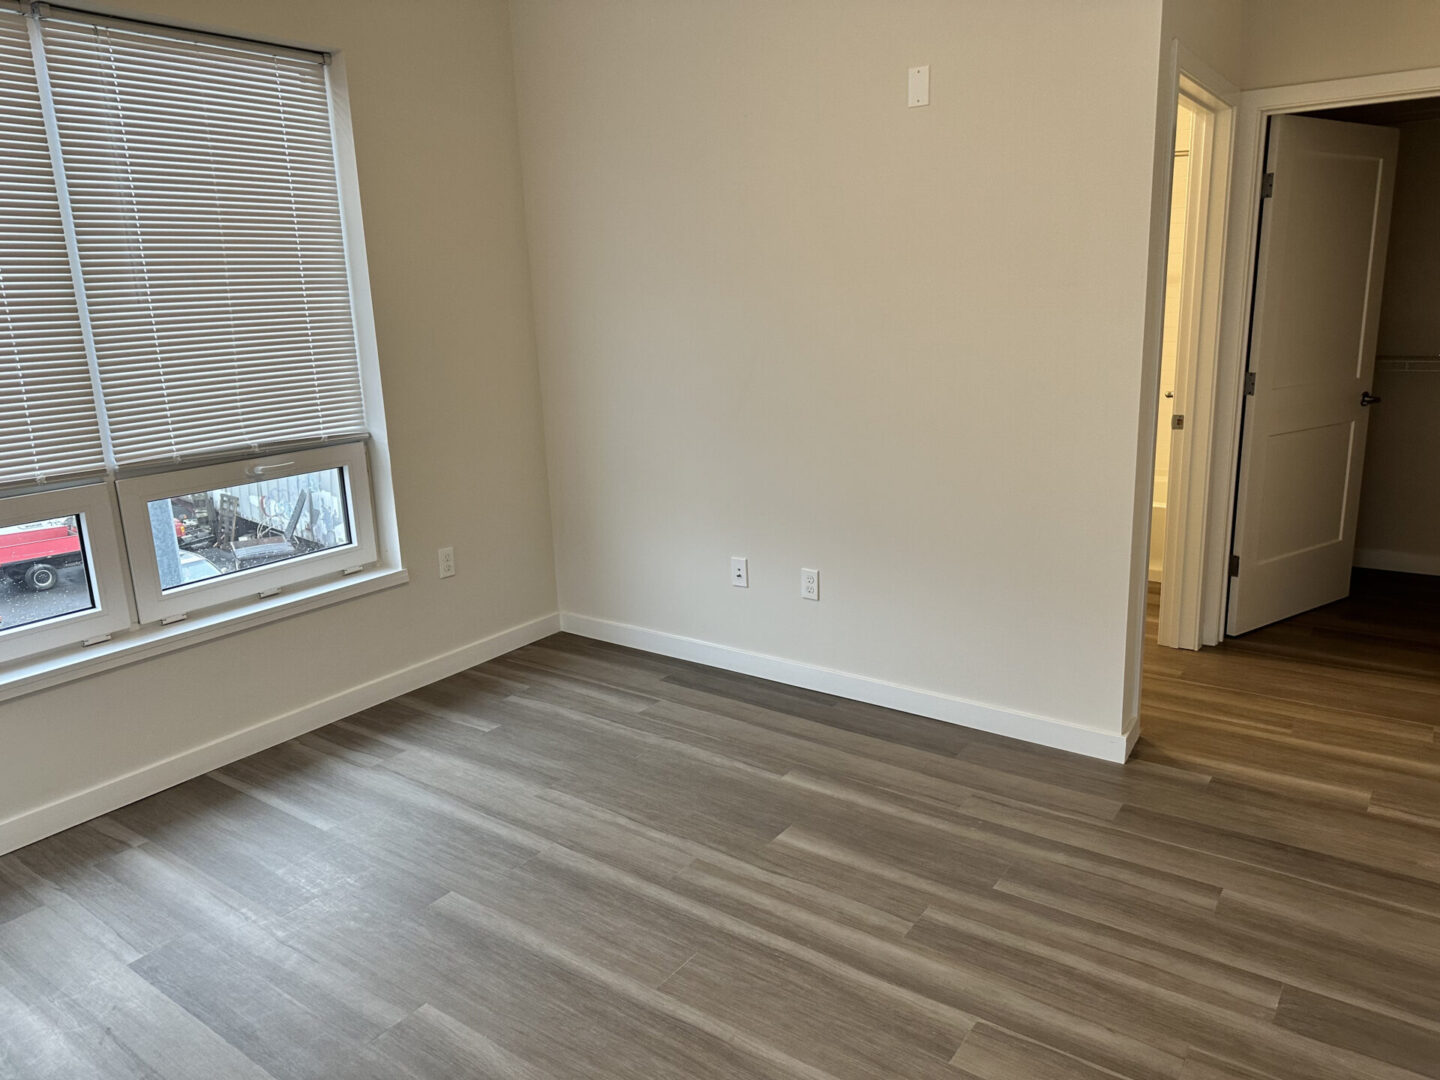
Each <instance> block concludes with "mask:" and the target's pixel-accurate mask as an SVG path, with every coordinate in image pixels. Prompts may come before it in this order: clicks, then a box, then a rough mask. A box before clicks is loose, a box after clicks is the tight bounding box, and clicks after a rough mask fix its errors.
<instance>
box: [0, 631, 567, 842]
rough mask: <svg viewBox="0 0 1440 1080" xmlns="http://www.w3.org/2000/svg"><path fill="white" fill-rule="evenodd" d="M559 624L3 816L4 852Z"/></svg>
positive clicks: (498, 638) (493, 638) (489, 642)
mask: <svg viewBox="0 0 1440 1080" xmlns="http://www.w3.org/2000/svg"><path fill="white" fill-rule="evenodd" d="M559 629H560V616H559V615H545V616H542V617H541V618H538V619H532V620H531V621H530V622H526V623H521V624H520V625H519V626H512V627H511V628H510V629H508V630H502V631H500V632H499V633H498V634H491V635H490V636H489V637H485V638H481V639H480V640H478V641H472V642H470V643H469V644H468V645H462V646H461V647H460V648H458V649H452V650H451V651H450V652H447V653H442V654H440V655H439V656H435V657H431V658H430V659H429V660H423V661H421V662H420V663H418V664H411V665H410V666H409V667H405V668H401V669H400V670H399V671H392V672H390V673H389V674H386V675H381V676H380V677H378V678H375V679H371V680H370V681H369V682H365V683H361V684H360V685H359V686H354V687H351V688H350V689H348V690H344V691H341V692H340V693H338V694H333V695H331V696H330V697H327V698H321V699H320V700H319V701H312V702H310V703H309V704H308V705H302V706H300V707H299V708H298V709H292V710H291V711H290V712H287V713H282V714H281V715H279V716H274V717H271V718H270V719H269V720H263V721H261V722H260V723H258V724H255V725H254V726H253V727H248V728H244V729H243V730H241V731H237V732H234V733H232V734H230V735H225V736H223V737H221V738H219V739H215V740H214V741H213V742H208V743H205V744H204V745H202V746H196V747H192V748H191V749H189V750H184V751H182V752H180V753H178V754H175V755H174V756H172V757H168V758H165V759H163V760H161V761H157V762H155V763H154V764H151V765H146V766H144V767H143V768H140V769H136V770H135V771H134V772H129V773H126V774H124V775H123V776H117V777H115V778H113V779H111V780H106V781H104V782H103V783H100V784H96V785H95V786H94V787H91V788H86V789H85V790H84V791H78V792H75V793H74V794H71V795H66V796H64V797H63V798H60V799H56V800H55V801H54V802H50V803H46V804H45V805H44V806H37V807H35V808H34V809H32V810H26V811H24V812H22V813H20V814H17V815H15V816H14V817H11V818H8V819H6V820H5V821H0V855H3V854H5V853H6V852H8V851H14V850H15V849H17V848H21V847H24V846H25V845H26V844H33V843H34V842H35V841H36V840H40V839H43V838H44V837H46V836H50V835H51V834H53V833H57V832H60V831H61V830H63V829H68V828H70V827H71V826H72V825H78V824H80V823H81V822H83V821H89V820H90V819H91V818H94V817H99V816H100V815H101V814H108V813H109V812H110V811H112V810H115V809H117V808H118V807H121V806H125V805H126V804H127V803H132V802H135V801H136V800H137V799H143V798H145V797H146V796H149V795H154V794H155V793H156V792H158V791H164V790H165V789H166V788H168V787H174V786H175V785H176V784H180V783H183V782H185V781H186V780H190V779H192V778H194V777H196V776H199V775H201V774H202V773H207V772H209V771H210V770H212V769H218V768H220V767H221V766H222V765H228V764H230V763H231V762H232V761H238V760H240V759H241V758H243V757H246V756H248V755H250V754H254V753H257V752H258V751H261V750H264V749H267V748H268V747H271V746H275V745H276V744H277V743H282V742H284V741H285V740H286V739H293V738H295V736H297V735H303V734H305V732H307V731H314V730H315V729H316V728H318V727H324V726H325V725H326V724H330V723H333V722H334V721H336V720H342V719H344V718H345V717H347V716H351V715H353V714H354V713H357V712H360V711H361V710H363V709H368V708H370V707H371V706H374V705H379V704H380V703H381V702H383V701H388V700H390V699H391V698H393V697H398V696H399V695H401V694H408V693H409V692H410V691H412V690H418V689H419V688H420V687H422V686H426V685H428V684H430V683H432V682H435V681H436V680H437V679H443V678H446V677H447V676H450V675H454V674H455V673H456V672H459V671H464V670H465V669H466V668H471V667H474V666H475V665H476V664H483V663H484V662H485V661H486V660H493V659H494V658H495V657H497V656H503V655H504V654H505V653H508V652H510V651H512V650H514V649H518V648H520V646H522V645H528V644H530V642H532V641H539V640H540V639H541V638H543V637H548V636H549V635H550V634H553V633H555V632H556V631H557V630H559Z"/></svg>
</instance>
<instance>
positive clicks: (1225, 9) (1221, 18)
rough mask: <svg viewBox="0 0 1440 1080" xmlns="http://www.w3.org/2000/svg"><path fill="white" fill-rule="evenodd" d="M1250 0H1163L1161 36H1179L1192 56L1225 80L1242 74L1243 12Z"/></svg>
mask: <svg viewBox="0 0 1440 1080" xmlns="http://www.w3.org/2000/svg"><path fill="white" fill-rule="evenodd" d="M1250 2H1251V0H1165V10H1164V23H1163V31H1162V37H1163V40H1164V41H1165V42H1166V44H1167V47H1168V43H1169V42H1170V41H1172V40H1175V39H1178V40H1179V41H1180V43H1181V44H1182V45H1183V46H1184V47H1185V49H1186V50H1187V51H1188V53H1189V54H1190V55H1191V56H1194V57H1196V58H1198V59H1199V60H1200V61H1201V62H1202V63H1204V64H1206V65H1208V66H1209V67H1210V69H1211V70H1212V71H1214V72H1215V73H1216V74H1218V75H1219V76H1220V77H1221V78H1223V79H1225V80H1226V81H1227V82H1229V83H1231V84H1233V85H1235V86H1240V85H1242V80H1243V78H1244V74H1245V13H1246V9H1247V8H1248V7H1249V4H1250Z"/></svg>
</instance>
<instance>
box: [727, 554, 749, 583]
mask: <svg viewBox="0 0 1440 1080" xmlns="http://www.w3.org/2000/svg"><path fill="white" fill-rule="evenodd" d="M730 584H731V585H734V586H735V587H736V588H737V589H748V588H749V587H750V560H749V559H747V558H745V556H743V555H732V556H730Z"/></svg>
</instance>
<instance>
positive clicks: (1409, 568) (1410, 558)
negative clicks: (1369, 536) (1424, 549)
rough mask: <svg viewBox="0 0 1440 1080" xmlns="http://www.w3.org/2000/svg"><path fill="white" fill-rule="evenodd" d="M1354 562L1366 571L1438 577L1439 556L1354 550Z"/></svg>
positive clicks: (1408, 552) (1364, 549) (1379, 550)
mask: <svg viewBox="0 0 1440 1080" xmlns="http://www.w3.org/2000/svg"><path fill="white" fill-rule="evenodd" d="M1354 562H1355V565H1356V566H1359V567H1362V568H1364V569H1366V570H1394V571H1397V572H1399V573H1401V574H1429V575H1431V576H1432V577H1440V555H1422V554H1416V553H1414V552H1410V551H1384V550H1382V549H1380V548H1356V549H1355V559H1354Z"/></svg>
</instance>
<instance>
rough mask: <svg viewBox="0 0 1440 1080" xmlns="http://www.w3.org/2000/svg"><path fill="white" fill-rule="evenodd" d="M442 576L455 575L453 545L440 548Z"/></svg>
mask: <svg viewBox="0 0 1440 1080" xmlns="http://www.w3.org/2000/svg"><path fill="white" fill-rule="evenodd" d="M440 576H441V577H454V576H455V549H454V548H453V547H443V548H441V549H440Z"/></svg>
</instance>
